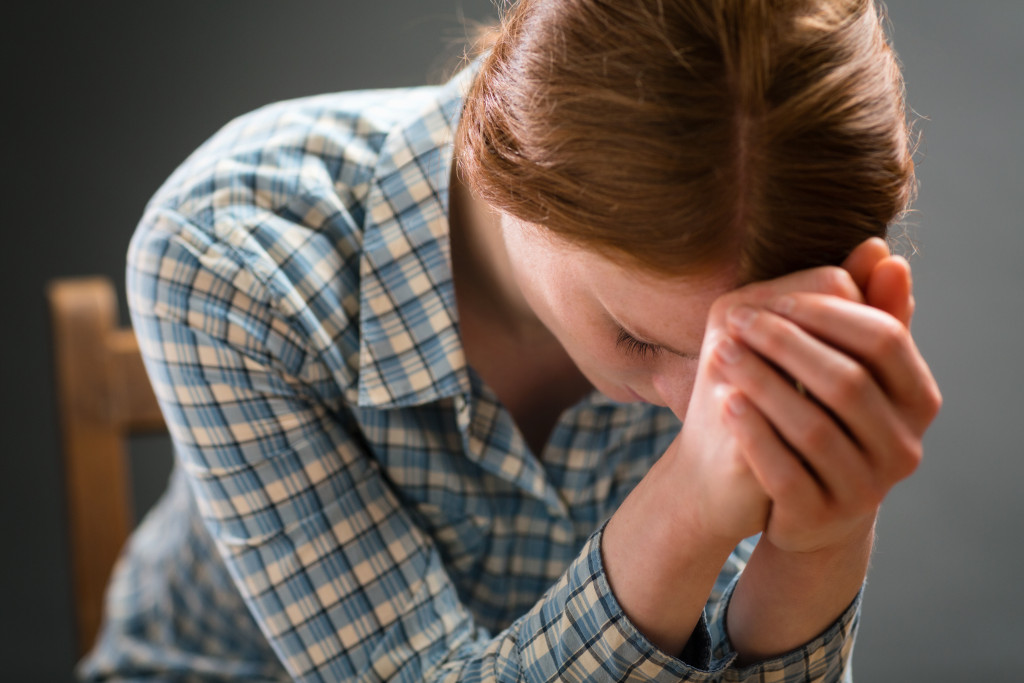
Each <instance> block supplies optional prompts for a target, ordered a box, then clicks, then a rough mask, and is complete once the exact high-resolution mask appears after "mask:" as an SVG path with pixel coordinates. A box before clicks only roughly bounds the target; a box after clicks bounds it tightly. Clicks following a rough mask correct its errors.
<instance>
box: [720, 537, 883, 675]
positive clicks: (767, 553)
mask: <svg viewBox="0 0 1024 683" xmlns="http://www.w3.org/2000/svg"><path fill="white" fill-rule="evenodd" d="M873 543H874V520H873V519H872V520H871V521H870V522H869V523H865V524H863V525H860V526H859V527H858V528H857V529H856V530H855V531H854V532H852V533H851V534H849V535H848V536H847V537H846V538H844V539H843V540H842V541H841V542H837V543H834V544H831V545H828V546H824V547H822V548H819V549H815V550H813V551H790V550H784V549H781V548H779V547H778V546H776V545H775V544H773V543H772V541H771V539H770V538H769V537H768V536H767V534H766V535H765V536H763V537H762V538H761V540H760V542H759V543H758V545H757V547H756V548H755V549H754V553H753V554H752V555H751V558H750V561H749V562H748V563H747V566H746V568H745V569H744V571H743V574H742V575H741V576H740V579H739V582H738V584H737V586H736V590H735V592H734V593H733V596H732V600H731V601H730V603H729V609H728V615H727V620H726V623H727V629H728V633H729V639H730V641H731V642H732V645H733V647H734V648H735V650H736V651H737V652H738V653H739V656H740V660H741V661H743V662H754V661H758V660H762V659H767V658H770V657H774V656H778V655H780V654H783V653H785V652H789V651H791V650H794V649H796V648H798V647H800V646H802V645H804V644H805V643H807V642H809V641H810V640H812V639H814V638H815V637H816V636H818V635H819V634H821V633H822V632H823V631H825V630H826V629H827V628H828V627H829V626H830V625H832V624H833V623H834V622H835V620H836V619H838V618H839V616H840V615H842V614H843V612H845V611H846V609H847V608H848V607H849V605H850V603H851V602H852V601H853V600H854V598H855V597H856V596H857V593H858V592H859V591H860V589H861V586H862V585H863V583H864V577H865V575H866V574H867V569H868V563H869V560H870V556H871V549H872V546H873Z"/></svg>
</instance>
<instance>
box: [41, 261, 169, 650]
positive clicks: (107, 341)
mask: <svg viewBox="0 0 1024 683" xmlns="http://www.w3.org/2000/svg"><path fill="white" fill-rule="evenodd" d="M46 294H47V299H48V302H49V307H50V315H51V321H52V335H53V349H54V355H55V372H54V376H55V380H56V385H57V408H58V413H59V419H60V428H61V437H62V450H63V459H64V477H65V485H66V496H67V514H68V530H69V532H68V536H69V541H70V551H71V562H72V571H73V583H74V586H73V596H74V609H75V621H76V627H77V639H78V646H79V651H80V652H81V653H84V652H85V651H87V650H88V649H89V648H90V647H91V646H92V643H93V641H95V639H96V634H97V631H98V630H99V626H100V621H101V617H102V612H103V595H104V591H105V589H106V585H107V580H108V578H109V576H110V571H111V569H112V568H113V566H114V562H115V561H116V559H117V556H118V553H119V552H120V550H121V547H122V546H123V545H124V542H125V540H126V539H127V537H128V534H129V533H130V531H131V530H132V528H133V527H134V526H135V520H134V519H133V517H134V515H133V513H132V496H131V486H130V473H129V461H128V454H127V437H128V436H129V435H130V434H134V433H153V432H160V431H166V427H165V425H164V421H163V417H162V416H161V414H160V409H159V407H158V405H157V402H156V397H155V396H154V395H153V389H152V387H151V386H150V384H149V379H148V378H147V376H146V370H145V368H144V367H143V365H142V356H141V355H140V353H139V345H138V342H137V341H136V339H135V334H134V333H133V332H132V330H131V328H130V327H121V326H120V324H119V323H118V311H117V295H116V292H115V290H114V285H113V283H112V282H111V281H110V279H109V278H105V277H92V278H83V279H61V280H54V281H51V282H50V283H49V285H48V286H47V292H46Z"/></svg>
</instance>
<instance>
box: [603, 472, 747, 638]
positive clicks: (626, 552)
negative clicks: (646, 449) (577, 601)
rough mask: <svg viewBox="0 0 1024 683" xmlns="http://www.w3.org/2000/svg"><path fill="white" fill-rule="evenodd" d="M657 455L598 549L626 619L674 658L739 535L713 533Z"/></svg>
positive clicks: (607, 529)
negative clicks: (731, 536) (656, 458)
mask: <svg viewBox="0 0 1024 683" xmlns="http://www.w3.org/2000/svg"><path fill="white" fill-rule="evenodd" d="M666 469H671V468H669V466H668V463H667V462H666V459H665V458H663V459H662V460H661V461H659V462H658V463H657V464H656V465H655V467H654V468H653V469H652V470H651V471H650V472H649V473H648V476H647V477H645V478H644V480H643V481H642V482H641V483H640V484H639V485H638V486H637V488H636V489H635V490H634V491H633V492H632V493H631V494H630V496H629V497H628V498H627V499H626V501H625V502H623V504H622V506H621V507H620V508H619V509H618V511H616V513H615V515H614V516H613V517H612V519H611V520H610V521H609V522H608V525H607V527H606V528H605V531H604V534H603V536H602V544H601V552H602V558H603V561H604V566H605V573H606V575H607V578H608V583H609V585H610V586H611V588H612V591H613V593H614V594H615V598H616V600H617V601H618V602H619V605H620V606H621V607H622V610H623V611H624V612H625V613H626V616H627V617H629V619H630V620H631V621H632V622H633V624H634V625H635V626H636V627H637V629H639V630H640V632H641V633H643V634H644V635H645V636H646V637H647V638H648V640H650V641H651V642H652V643H653V644H654V645H656V646H657V647H659V648H660V649H662V650H663V651H664V652H666V653H669V654H674V653H679V652H681V651H682V649H683V647H684V646H685V645H686V643H687V641H688V640H689V638H690V635H691V634H692V632H693V629H694V627H695V626H696V625H697V624H698V622H699V620H700V616H701V614H702V612H703V609H704V605H705V603H706V602H707V599H708V596H709V595H710V592H711V589H712V587H713V586H714V582H715V579H716V577H717V576H718V573H719V572H720V571H721V568H722V565H723V564H724V563H725V560H726V559H727V558H728V556H729V553H731V552H732V550H733V548H734V547H735V545H736V543H738V542H739V541H740V540H742V539H740V538H736V539H732V538H725V537H723V536H721V535H719V534H716V533H712V532H711V531H710V530H709V529H708V528H707V526H706V525H704V524H703V523H701V521H700V519H699V517H698V516H697V515H696V514H694V511H695V506H694V502H693V498H692V497H691V496H690V495H689V493H688V492H687V491H686V490H685V485H684V484H682V483H681V482H680V481H679V480H678V479H673V477H672V476H671V475H670V474H669V473H667V472H665V470H666Z"/></svg>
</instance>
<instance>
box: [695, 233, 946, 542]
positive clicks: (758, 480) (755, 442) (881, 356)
mask: <svg viewBox="0 0 1024 683" xmlns="http://www.w3.org/2000/svg"><path fill="white" fill-rule="evenodd" d="M913 308H914V304H913V295H912V291H911V284H910V270H909V266H908V265H907V263H906V261H905V260H903V259H901V258H898V257H892V256H890V255H889V251H888V249H887V247H886V246H885V244H884V242H882V241H881V240H878V239H873V240H869V241H867V242H865V243H864V244H862V245H861V246H859V247H858V248H857V249H856V250H855V251H854V252H853V253H852V254H851V255H850V257H849V258H848V259H847V261H846V262H845V263H844V264H843V267H842V268H835V267H823V268H815V269H810V270H806V271H800V272H797V273H793V274H791V275H788V276H785V277H781V278H778V279H776V280H771V281H767V282H761V283H755V284H752V285H748V286H746V287H743V288H740V289H737V290H735V291H733V292H730V293H728V294H726V295H724V296H723V297H721V298H720V299H719V300H718V301H717V302H716V303H715V304H714V305H713V306H712V309H711V313H710V316H709V319H708V327H707V332H706V334H705V340H704V348H703V350H702V353H701V361H700V367H699V369H698V372H697V378H696V381H695V384H694V391H693V393H692V396H691V400H690V404H689V407H688V410H687V419H686V421H685V425H684V427H683V430H682V432H681V433H680V437H679V439H677V441H676V445H675V448H676V450H675V457H676V458H677V459H678V461H679V464H680V466H681V467H683V468H685V469H684V471H685V472H687V473H688V474H687V475H685V476H687V477H688V478H689V477H696V480H693V479H691V483H695V482H700V485H699V486H696V487H691V491H692V490H694V489H696V490H697V491H699V493H698V495H699V496H700V497H701V499H702V500H701V504H700V505H699V506H698V509H699V510H700V511H701V512H700V517H701V519H700V523H701V525H702V526H703V527H704V529H705V531H707V532H708V533H710V534H711V535H714V536H718V537H721V538H723V539H727V538H735V539H739V538H743V537H746V536H749V535H752V534H754V533H757V532H759V531H764V533H765V538H767V539H768V540H769V541H770V542H771V543H773V544H774V545H775V546H777V547H778V548H779V549H781V550H785V551H791V552H812V551H817V550H820V549H824V548H827V547H830V546H834V545H836V544H841V543H844V542H845V541H846V540H847V539H850V538H851V536H854V535H857V534H858V532H860V534H861V535H863V533H864V532H865V531H867V532H869V531H870V529H871V528H872V525H873V523H874V518H875V515H876V514H877V510H878V507H879V505H880V503H881V501H882V499H883V498H884V497H885V495H886V494H887V493H888V491H889V490H890V489H891V488H892V486H893V485H894V484H896V483H897V482H898V481H900V480H901V479H903V478H905V477H907V476H909V475H910V474H911V473H912V472H913V471H914V470H915V468H916V467H917V466H918V464H919V462H920V460H921V457H922V438H923V435H924V432H925V430H926V428H927V427H928V425H929V424H930V423H931V421H932V420H933V419H934V417H935V416H936V414H937V412H938V410H939V407H940V404H941V397H940V394H939V390H938V387H937V385H936V383H935V380H934V378H933V377H932V375H931V372H930V371H929V369H928V366H927V364H926V363H925V361H924V360H923V358H922V357H921V354H920V353H919V351H918V349H917V346H916V344H915V342H914V339H913V337H912V336H911V333H910V319H911V316H912V314H913Z"/></svg>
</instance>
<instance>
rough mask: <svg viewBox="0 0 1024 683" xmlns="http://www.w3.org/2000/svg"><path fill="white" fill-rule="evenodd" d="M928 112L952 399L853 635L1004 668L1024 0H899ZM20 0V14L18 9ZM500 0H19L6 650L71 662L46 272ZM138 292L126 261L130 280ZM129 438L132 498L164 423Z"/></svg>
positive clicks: (2, 469)
mask: <svg viewBox="0 0 1024 683" xmlns="http://www.w3.org/2000/svg"><path fill="white" fill-rule="evenodd" d="M888 4H889V8H890V14H891V17H892V20H893V23H894V26H895V39H896V45H897V48H898V51H899V52H900V54H901V56H902V58H903V61H904V64H905V68H906V76H907V81H908V89H909V95H910V99H911V103H912V104H913V106H914V108H915V109H916V111H917V112H919V113H920V114H921V115H923V116H926V117H928V119H929V120H927V121H925V122H923V125H922V129H923V131H924V139H923V144H922V147H921V155H920V164H919V171H920V179H921V192H920V199H919V201H918V203H917V213H916V214H915V215H914V217H913V219H912V222H913V224H914V225H913V233H914V236H915V241H916V243H917V244H918V246H919V250H920V253H919V254H918V255H917V256H916V257H915V258H914V259H913V264H914V268H915V271H914V272H915V278H916V284H917V297H918V304H919V313H918V316H917V319H916V321H915V331H916V334H917V337H918V339H919V342H920V345H921V347H922V349H923V350H924V353H925V355H926V356H927V358H928V359H929V360H930V362H931V364H932V367H933V369H934V371H935V373H936V375H937V376H938V378H939V381H940V383H941V386H942V387H943V390H944V393H945V398H946V404H945V408H944V410H943V412H942V414H941V415H940V417H939V419H938V421H937V422H936V424H935V426H934V428H933V429H932V431H931V432H930V434H929V437H928V440H927V457H926V461H925V463H924V465H923V466H922V467H921V469H920V470H919V473H918V474H917V475H916V476H915V477H913V478H912V479H910V480H908V481H907V482H905V483H903V484H901V485H900V486H899V487H898V488H897V490H896V491H895V492H894V493H893V494H892V496H891V498H890V500H889V502H888V503H887V504H886V506H885V508H884V511H883V515H882V520H881V524H880V528H879V541H878V550H877V552H876V555H875V559H874V566H873V569H872V573H871V578H870V588H869V590H868V593H867V598H866V603H865V607H864V619H865V621H864V624H863V628H862V631H861V638H860V641H859V643H858V647H857V650H858V655H857V670H858V679H859V680H861V681H896V682H902V681H935V682H943V681H968V680H970V681H1009V680H1012V677H1011V675H1010V671H1011V669H1010V665H1011V662H1012V661H1014V659H1015V657H1014V655H1015V654H1017V653H1016V651H1015V648H1016V647H1017V645H1018V643H1020V642H1024V618H1022V616H1021V615H1022V614H1024V595H1022V590H1021V588H1020V587H1019V583H1018V581H1017V577H1016V576H1014V575H1012V573H1011V571H1012V570H1011V568H1013V567H1019V566H1021V561H1022V559H1024V552H1022V550H1021V548H1020V546H1019V543H1020V540H1021V537H1022V524H1021V520H1022V518H1024V497H1022V496H1020V495H1018V494H1017V490H1016V489H1017V488H1018V486H1019V482H1020V480H1021V478H1022V475H1024V459H1022V458H1021V457H1020V456H1021V447H1020V444H1021V443H1022V442H1024V419H1021V417H1020V415H1021V412H1022V411H1021V409H1022V408H1024V401H1022V399H1021V393H1020V387H1022V386H1024V371H1022V370H1024V364H1022V363H1021V361H1020V359H1019V352H1014V351H1013V349H1015V348H1019V347H1020V345H1021V342H1020V340H1021V339H1022V337H1024V334H1022V332H1024V330H1022V327H1024V315H1022V314H1024V304H1022V297H1021V294H1022V293H1024V268H1022V266H1021V264H1020V260H1021V257H1022V256H1024V231H1022V229H1021V228H1022V219H1021V216H1022V211H1021V208H1022V207H1021V195H1022V190H1024V188H1022V187H1021V180H1020V174H1019V172H1018V171H1019V166H1020V162H1019V161H1018V160H1019V159H1020V158H1021V157H1022V156H1024V136H1022V134H1021V132H1020V128H1019V127H1020V122H1021V121H1024V105H1022V101H1024V88H1022V78H1021V76H1020V65H1021V64H1024V41H1022V40H1021V38H1020V34H1021V31H1022V29H1024V3H1020V2H1018V1H1016V0H980V1H978V2H970V3H968V2H962V1H956V0H890V2H889V3H888ZM12 11H16V12H18V13H20V14H18V15H14V14H10V12H12ZM460 12H463V13H464V14H465V15H468V16H469V17H471V18H477V19H484V18H486V17H488V16H491V15H492V13H493V10H492V7H491V5H490V3H489V1H488V0H430V1H429V2H428V1H427V0H403V1H398V0H380V1H378V2H373V3H371V2H365V1H363V2H327V1H325V0H323V1H317V2H312V1H307V2H302V3H287V4H286V3H279V2H269V1H267V0H257V1H255V2H242V1H241V0H219V1H216V2H198V1H196V0H187V1H184V2H178V3H170V2H148V3H133V2H126V1H120V2H106V3H93V4H90V5H89V8H88V9H86V3H80V4H78V3H75V4H73V3H54V2H51V3H19V9H17V10H8V16H7V18H6V19H5V22H4V24H5V28H6V33H7V35H6V36H5V40H4V41H3V49H4V59H3V62H2V64H3V67H2V68H3V70H4V71H3V73H4V77H3V83H4V84H5V86H6V88H5V98H4V100H5V106H4V108H3V113H2V116H3V118H4V121H5V123H6V125H5V127H4V129H5V132H6V136H5V139H7V140H8V145H12V146H13V153H11V152H8V153H7V155H6V159H7V162H6V163H5V164H4V165H3V173H4V183H3V185H2V186H3V187H5V188H8V189H9V190H10V194H8V195H7V197H6V201H5V202H3V204H4V209H3V211H4V214H3V216H4V220H3V230H4V234H5V235H6V237H5V238H4V241H3V244H4V245H5V246H6V248H7V254H8V256H7V258H6V259H5V267H4V269H3V271H2V273H0V277H2V278H3V282H4V289H3V291H5V292H7V297H8V301H9V303H10V305H11V306H12V307H13V311H14V312H13V315H12V316H11V318H9V319H8V321H9V322H8V323H7V324H6V325H5V326H4V334H3V340H4V342H3V343H4V344H5V350H6V351H7V353H6V354H4V358H5V359H6V362H5V363H4V364H3V369H2V378H3V382H2V385H0V391H2V392H3V405H4V406H5V407H6V408H5V410H4V411H3V420H4V430H3V433H4V434H5V435H7V438H6V444H5V446H6V447H5V448H4V454H3V456H2V457H0V487H2V489H0V493H2V495H0V506H2V507H0V538H2V539H3V548H4V550H3V560H2V561H0V671H3V672H4V674H3V678H5V679H6V680H19V681H33V680H39V681H60V680H67V679H68V678H69V671H70V668H71V666H72V664H73V660H74V656H73V647H72V644H71V620H70V616H69V607H68V605H69V601H70V593H69V588H68V582H69V578H68V573H67V570H66V565H67V554H66V551H65V536H64V533H65V524H64V521H63V514H64V511H63V508H62V492H61V491H62V489H61V486H62V482H61V475H60V467H59V458H58V450H57V448H58V436H57V434H56V432H55V427H54V405H53V392H52V388H51V387H52V375H51V370H50V355H49V354H50V348H49V345H48V341H47V324H46V312H45V307H44V301H43V287H44V283H45V282H46V281H47V280H48V279H49V278H51V277H56V276H67V275H79V274H88V273H106V274H109V275H111V276H112V277H114V278H115V279H116V280H117V281H118V283H119V285H120V279H121V274H122V272H123V258H124V251H125V246H126V244H127V241H128V238H129V236H130V234H131V232H132V229H133V227H134V224H135V222H136V221H137V220H138V218H139V216H140V215H141V212H142V208H143V205H144V204H145V202H146V200H147V199H148V197H149V196H150V194H151V193H152V192H153V191H154V190H155V189H156V187H157V186H158V185H159V184H160V182H161V181H162V180H163V179H164V178H165V177H166V176H167V174H168V173H169V172H170V171H171V170H172V169H173V168H174V167H175V165H176V164H177V163H179V162H180V161H181V160H182V159H183V158H184V157H185V156H186V155H187V154H188V153H189V152H190V151H191V150H192V149H193V148H194V147H195V146H196V145H198V144H199V143H200V142H202V141H203V140H204V139H205V138H206V137H207V136H209V135H210V134H211V133H213V132H214V131H215V130H216V129H217V128H218V127H219V126H220V125H222V124H223V123H225V122H226V121H227V120H228V119H230V118H231V117H233V116H236V115H238V114H241V113H243V112H245V111H247V110H249V109H252V108H254V107H256V106H259V105H261V104H264V103H266V102H270V101H274V100H279V99H284V98H289V97H296V96H301V95H306V94H312V93H317V92H324V91H330V90H340V89H350V88H361V87H375V86H393V85H406V84H415V83H420V82H423V81H425V80H437V78H438V77H439V76H440V75H441V74H443V73H444V72H445V65H446V60H445V59H444V57H442V56H441V55H448V56H449V57H450V56H453V55H457V54H458V48H457V47H453V46H454V45H457V44H458V43H459V42H460V40H461V38H462V36H463V35H464V31H463V29H462V28H461V23H460V21H459V20H458V16H459V13H460ZM121 291H122V296H123V287H122V290H121ZM136 450H137V451H138V453H137V455H136V469H137V470H138V471H139V473H140V477H139V478H140V480H141V484H140V485H141V487H142V489H143V496H142V498H143V499H144V502H145V500H147V499H149V498H151V496H152V495H153V492H154V491H156V490H158V489H159V487H160V485H161V478H162V477H163V476H164V473H165V471H166V469H165V468H166V449H163V448H161V447H160V446H159V445H157V446H152V445H151V444H145V445H143V446H142V447H140V448H139V449H136Z"/></svg>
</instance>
